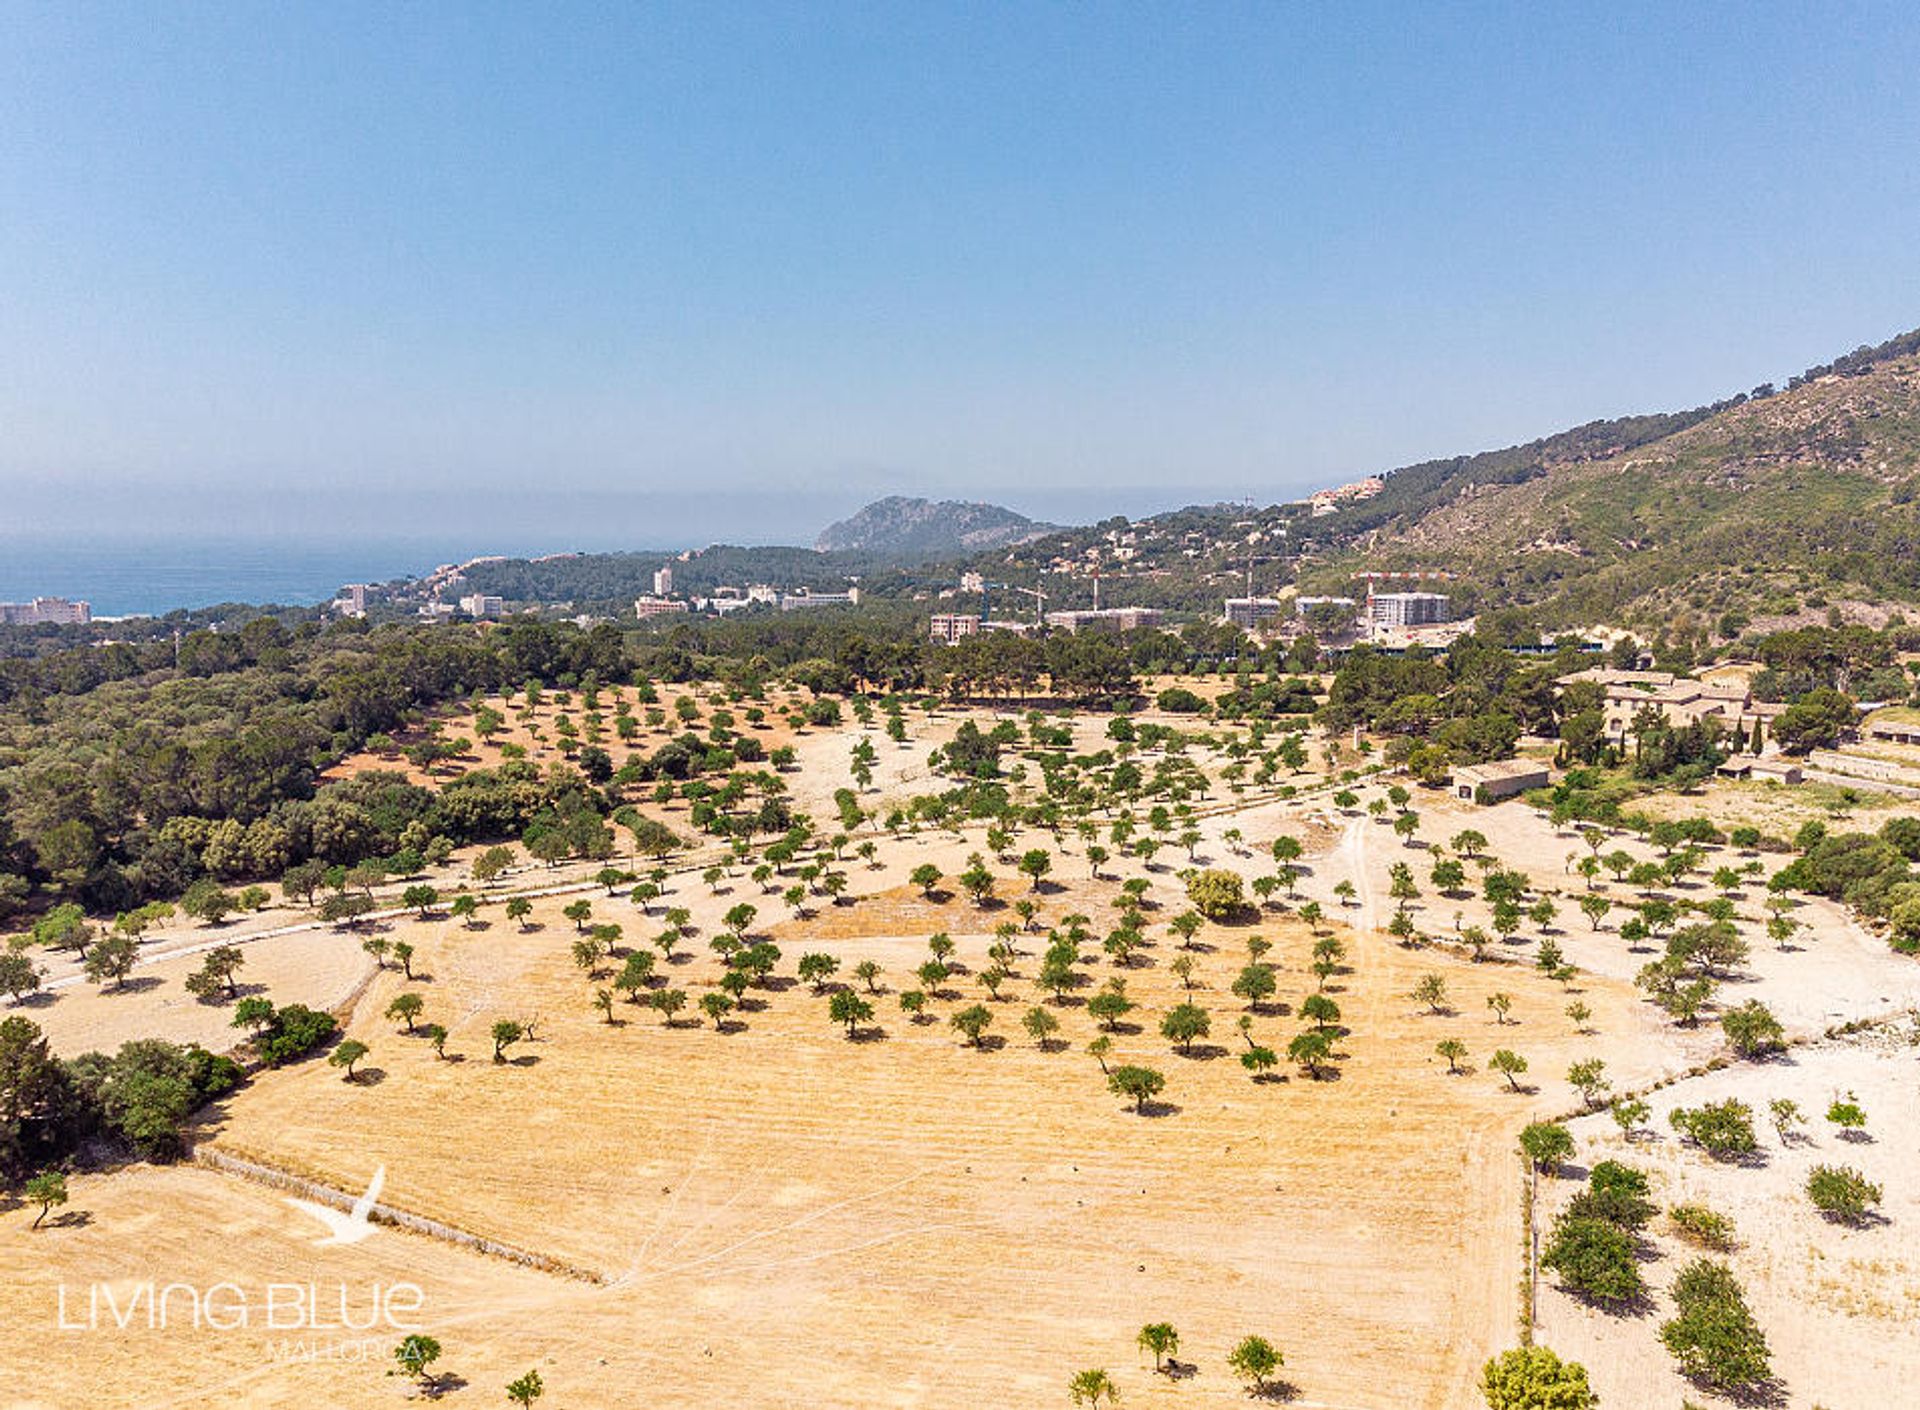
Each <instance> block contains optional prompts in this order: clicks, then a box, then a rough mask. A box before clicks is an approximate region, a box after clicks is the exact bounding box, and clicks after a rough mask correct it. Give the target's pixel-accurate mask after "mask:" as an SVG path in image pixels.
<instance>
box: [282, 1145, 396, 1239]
mask: <svg viewBox="0 0 1920 1410" xmlns="http://www.w3.org/2000/svg"><path fill="white" fill-rule="evenodd" d="M386 1179H387V1167H386V1166H384V1165H383V1166H381V1167H380V1168H379V1169H377V1170H375V1171H374V1172H373V1179H372V1180H370V1181H369V1182H368V1183H367V1192H366V1193H365V1194H363V1195H361V1196H360V1198H359V1199H357V1200H355V1201H354V1202H353V1209H352V1210H351V1211H350V1212H347V1211H342V1210H338V1209H335V1208H334V1207H333V1206H332V1205H328V1204H316V1203H314V1202H313V1201H312V1200H310V1199H293V1198H292V1197H290V1196H289V1197H287V1203H288V1204H290V1205H292V1206H293V1207H294V1208H295V1209H298V1210H301V1211H303V1212H304V1213H307V1214H311V1215H312V1216H313V1217H314V1218H315V1219H317V1220H319V1221H320V1222H321V1223H322V1224H324V1225H326V1226H327V1228H328V1229H330V1230H331V1231H332V1232H331V1233H329V1234H328V1235H327V1236H326V1237H325V1238H323V1239H315V1240H314V1241H313V1242H314V1246H315V1247H316V1248H331V1247H332V1246H333V1245H335V1244H357V1243H359V1242H360V1241H361V1240H362V1239H367V1238H371V1237H372V1236H373V1222H372V1220H371V1218H370V1216H371V1215H372V1213H373V1202H374V1201H375V1200H376V1199H378V1198H379V1197H380V1187H381V1186H382V1185H383V1184H385V1183H386Z"/></svg>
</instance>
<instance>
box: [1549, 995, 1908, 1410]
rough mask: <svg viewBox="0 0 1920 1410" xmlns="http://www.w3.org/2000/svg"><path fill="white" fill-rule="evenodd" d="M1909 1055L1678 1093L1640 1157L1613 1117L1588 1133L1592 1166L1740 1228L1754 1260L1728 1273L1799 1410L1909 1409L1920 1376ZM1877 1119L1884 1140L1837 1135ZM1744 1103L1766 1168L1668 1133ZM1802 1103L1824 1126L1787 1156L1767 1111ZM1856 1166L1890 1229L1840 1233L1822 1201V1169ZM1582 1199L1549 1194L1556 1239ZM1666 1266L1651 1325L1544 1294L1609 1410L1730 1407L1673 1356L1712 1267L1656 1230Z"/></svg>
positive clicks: (1865, 1054) (1797, 1058)
mask: <svg viewBox="0 0 1920 1410" xmlns="http://www.w3.org/2000/svg"><path fill="white" fill-rule="evenodd" d="M1907 1032H1908V1038H1907V1039H1906V1041H1903V1042H1899V1043H1898V1044H1897V1045H1896V1044H1895V1043H1893V1042H1889V1041H1888V1040H1885V1039H1882V1040H1880V1041H1878V1042H1874V1043H1869V1044H1861V1043H1852V1044H1848V1045H1840V1044H1823V1045H1821V1046H1818V1047H1814V1048H1804V1049H1801V1050H1799V1051H1797V1052H1795V1053H1794V1054H1793V1056H1792V1057H1791V1058H1790V1059H1784V1060H1780V1061H1776V1062H1770V1063H1765V1064H1762V1065H1760V1066H1758V1067H1753V1066H1741V1067H1736V1068H1732V1069H1728V1070H1726V1071H1722V1072H1717V1073H1712V1074H1709V1075H1707V1076H1705V1077H1701V1078H1698V1079H1694V1080H1690V1081H1686V1082H1681V1083H1677V1084H1675V1085H1674V1086H1672V1087H1669V1088H1667V1089H1665V1090H1663V1091H1661V1092H1658V1093H1656V1094H1654V1096H1653V1097H1652V1098H1651V1099H1650V1100H1651V1105H1652V1106H1653V1109H1654V1116H1653V1121H1652V1128H1653V1130H1652V1134H1651V1135H1650V1136H1648V1135H1642V1136H1641V1137H1640V1138H1639V1139H1636V1140H1635V1141H1633V1142H1632V1143H1631V1144H1630V1145H1629V1144H1628V1143H1627V1142H1625V1141H1623V1140H1622V1139H1621V1137H1620V1135H1619V1132H1618V1130H1617V1128H1616V1127H1615V1126H1614V1123H1613V1121H1612V1120H1611V1119H1610V1118H1608V1117H1606V1116H1599V1117H1589V1118H1584V1119H1582V1120H1580V1121H1578V1122H1575V1123H1574V1128H1573V1129H1574V1131H1575V1133H1576V1135H1577V1137H1578V1139H1579V1143H1580V1152H1579V1156H1578V1159H1579V1161H1580V1163H1581V1164H1582V1165H1583V1166H1588V1165H1591V1164H1592V1163H1593V1162H1594V1161H1596V1160H1605V1159H1613V1160H1620V1161H1624V1162H1627V1163H1629V1164H1632V1165H1635V1166H1638V1167H1640V1168H1641V1169H1644V1170H1646V1171H1647V1172H1648V1173H1649V1174H1650V1175H1651V1176H1652V1177H1653V1181H1654V1185H1655V1190H1654V1198H1655V1199H1656V1200H1657V1201H1658V1202H1659V1203H1660V1204H1661V1206H1662V1208H1663V1209H1664V1208H1665V1207H1667V1206H1670V1205H1673V1204H1676V1203H1681V1202H1699V1203H1704V1204H1707V1205H1709V1206H1710V1207H1712V1208H1713V1209H1715V1210H1717V1211H1719V1212H1720V1213H1722V1214H1725V1215H1727V1216H1729V1217H1731V1218H1732V1219H1733V1221H1734V1223H1735V1225H1736V1227H1737V1229H1738V1234H1739V1238H1740V1246H1739V1247H1738V1248H1737V1249H1736V1250H1735V1251H1734V1252H1733V1253H1731V1254H1729V1255H1713V1256H1715V1257H1725V1258H1726V1261H1727V1262H1728V1263H1730V1264H1731V1266H1732V1267H1733V1269H1734V1271H1735V1273H1736V1274H1737V1276H1738V1277H1739V1279H1740V1281H1741V1283H1742V1285H1743V1286H1744V1288H1745V1290H1746V1296H1747V1302H1748V1305H1749V1306H1750V1307H1752V1309H1753V1311H1754V1315H1755V1316H1756V1318H1757V1319H1758V1320H1759V1322H1760V1324H1761V1326H1762V1327H1763V1328H1764V1329H1765V1331H1766V1334H1767V1339H1768V1342H1769V1344H1770V1345H1771V1347H1772V1350H1773V1361H1774V1367H1775V1370H1776V1372H1777V1373H1779V1375H1780V1379H1781V1382H1782V1397H1781V1399H1780V1400H1779V1402H1778V1403H1779V1404H1780V1405H1783V1406H1787V1407H1792V1410H1808V1407H1813V1406H1827V1407H1831V1410H1842V1407H1853V1406H1862V1407H1870V1406H1891V1405H1894V1404H1899V1403H1904V1402H1903V1401H1902V1397H1901V1395H1900V1393H1899V1392H1898V1391H1896V1390H1895V1389H1894V1387H1896V1386H1899V1385H1901V1384H1904V1383H1905V1382H1906V1381H1908V1380H1910V1379H1911V1376H1912V1373H1913V1368H1914V1367H1915V1366H1916V1365H1920V1247H1916V1245H1915V1243H1914V1239H1913V1229H1914V1227H1915V1224H1916V1221H1920V1185H1917V1184H1916V1183H1915V1181H1914V1179H1913V1172H1914V1168H1915V1162H1914V1155H1915V1151H1916V1148H1917V1147H1920V1085H1916V1079H1920V1047H1915V1046H1912V1040H1913V1039H1914V1038H1916V1037H1920V1031H1914V1030H1907ZM1846 1091H1852V1092H1854V1093H1855V1094H1856V1095H1857V1096H1858V1098H1859V1100H1860V1102H1861V1104H1862V1105H1863V1106H1864V1107H1865V1108H1866V1111H1867V1114H1868V1118H1869V1127H1868V1130H1869V1132H1870V1133H1871V1136H1872V1139H1871V1140H1870V1141H1867V1142H1853V1141H1847V1140H1843V1139H1841V1138H1840V1137H1839V1135H1838V1134H1837V1128H1835V1127H1833V1126H1831V1125H1829V1124H1828V1123H1827V1122H1826V1121H1825V1120H1823V1119H1822V1113H1824V1112H1825V1110H1826V1108H1827V1106H1828V1104H1829V1103H1830V1102H1831V1101H1832V1100H1833V1099H1834V1097H1835V1096H1836V1095H1838V1094H1839V1093H1841V1092H1846ZM1729 1096H1737V1097H1739V1098H1740V1099H1742V1100H1743V1101H1746V1102H1747V1103H1748V1104H1749V1105H1751V1106H1753V1107H1754V1108H1755V1110H1756V1121H1755V1125H1756V1129H1758V1130H1759V1131H1760V1132H1761V1133H1762V1137H1761V1138H1762V1143H1763V1146H1764V1147H1765V1149H1764V1151H1763V1155H1762V1159H1761V1160H1759V1161H1756V1162H1751V1163H1747V1164H1721V1163H1717V1162H1715V1161H1713V1160H1710V1159H1708V1158H1707V1157H1706V1156H1705V1155H1704V1154H1703V1153H1702V1152H1700V1151H1699V1150H1697V1149H1695V1148H1692V1147H1688V1146H1683V1145H1682V1144H1681V1143H1680V1142H1679V1140H1678V1139H1677V1137H1676V1136H1675V1135H1674V1133H1673V1132H1672V1130H1671V1129H1670V1128H1669V1126H1668V1123H1667V1113H1668V1112H1669V1111H1671V1110H1672V1109H1673V1108H1674V1107H1676V1106H1697V1105H1698V1104H1700V1103H1701V1102H1702V1101H1712V1100H1720V1099H1722V1098H1725V1097H1729ZM1774 1097H1791V1098H1792V1099H1793V1100H1795V1101H1797V1102H1798V1103H1799V1104H1800V1107H1801V1110H1802V1111H1804V1112H1806V1113H1807V1115H1808V1118H1809V1119H1808V1124H1807V1126H1806V1127H1804V1128H1802V1129H1803V1131H1804V1132H1805V1134H1804V1135H1803V1136H1799V1137H1796V1138H1795V1139H1794V1140H1793V1142H1792V1144H1790V1145H1786V1146H1782V1145H1781V1144H1780V1142H1779V1140H1778V1139H1777V1137H1776V1136H1775V1134H1774V1133H1773V1131H1772V1130H1771V1129H1769V1127H1768V1123H1767V1119H1766V1103H1767V1102H1768V1101H1770V1100H1771V1099H1773V1098H1774ZM1821 1163H1826V1164H1835V1165H1850V1166H1852V1167H1854V1168H1855V1169H1857V1170H1860V1171H1862V1172H1864V1173H1865V1174H1866V1175H1867V1176H1868V1178H1870V1179H1872V1180H1874V1181H1876V1182H1878V1183H1879V1184H1880V1185H1881V1186H1882V1188H1883V1189H1884V1190H1885V1191H1886V1202H1885V1204H1884V1205H1883V1206H1882V1207H1881V1214H1882V1215H1883V1216H1884V1221H1885V1222H1881V1223H1876V1224H1873V1225H1871V1226H1868V1227H1864V1228H1859V1229H1851V1228H1847V1227H1844V1226H1841V1225H1835V1224H1830V1223H1828V1222H1827V1221H1826V1220H1824V1219H1823V1218H1822V1217H1821V1216H1820V1215H1819V1213H1818V1212H1817V1211H1816V1210H1815V1209H1814V1208H1813V1206H1812V1205H1811V1204H1810V1203H1809V1202H1808V1201H1807V1198H1806V1194H1805V1185H1806V1177H1807V1172H1808V1171H1809V1170H1810V1169H1811V1168H1812V1167H1813V1166H1814V1165H1816V1164H1821ZM1577 1188H1578V1182H1576V1181H1573V1180H1561V1181H1546V1182H1543V1184H1542V1189H1543V1191H1544V1192H1545V1193H1544V1198H1543V1208H1542V1219H1541V1224H1542V1229H1543V1231H1544V1229H1545V1227H1546V1225H1547V1223H1548V1222H1549V1216H1550V1214H1551V1212H1552V1211H1553V1210H1554V1209H1557V1208H1559V1207H1561V1206H1562V1205H1564V1203H1565V1201H1566V1199H1568V1198H1570V1197H1571V1195H1572V1194H1573V1193H1574V1192H1575V1190H1576V1189H1577ZM1649 1233H1650V1234H1651V1235H1652V1237H1651V1239H1650V1242H1651V1244H1652V1245H1653V1247H1654V1248H1655V1249H1656V1250H1657V1255H1658V1256H1657V1258H1656V1259H1655V1260H1654V1261H1652V1262H1651V1263H1649V1264H1648V1265H1647V1266H1646V1267H1645V1269H1644V1270H1643V1271H1644V1272H1645V1274H1646V1276H1647V1280H1648V1282H1649V1284H1650V1285H1651V1286H1652V1287H1653V1289H1654V1293H1653V1297H1652V1298H1651V1306H1650V1307H1649V1308H1648V1309H1646V1310H1645V1311H1644V1312H1642V1313H1640V1314H1639V1315H1625V1316H1616V1315H1612V1314H1609V1313H1606V1312H1602V1311H1599V1310H1597V1309H1595V1308H1594V1307H1592V1306H1589V1305H1588V1304H1586V1303H1584V1302H1582V1301H1580V1300H1578V1299H1576V1298H1574V1297H1572V1296H1570V1295H1568V1294H1567V1293H1565V1292H1563V1291H1561V1290H1560V1289H1559V1288H1558V1287H1556V1286H1555V1285H1554V1284H1553V1282H1552V1279H1551V1276H1550V1275H1549V1277H1548V1279H1546V1280H1545V1281H1543V1282H1542V1284H1541V1288H1540V1309H1539V1335H1540V1340H1541V1341H1542V1342H1544V1343H1545V1344H1548V1345H1551V1346H1552V1347H1553V1348H1554V1349H1555V1350H1557V1351H1559V1352H1560V1353H1561V1354H1562V1355H1563V1356H1572V1357H1573V1358H1574V1359H1576V1360H1578V1361H1580V1362H1581V1363H1583V1364H1584V1365H1585V1366H1586V1367H1587V1369H1588V1371H1589V1372H1590V1373H1591V1376H1592V1380H1593V1385H1594V1388H1595V1389H1596V1390H1597V1391H1598V1392H1599V1393H1600V1398H1601V1403H1602V1404H1603V1405H1632V1406H1678V1405H1679V1404H1680V1403H1681V1401H1682V1400H1683V1399H1692V1400H1694V1401H1696V1402H1699V1403H1702V1404H1725V1403H1726V1402H1725V1401H1723V1400H1720V1399H1718V1398H1717V1397H1714V1396H1712V1395H1710V1394H1709V1393H1708V1392H1706V1391H1705V1390H1703V1389H1701V1388H1700V1387H1697V1386H1693V1385H1690V1384H1689V1383H1688V1382H1687V1381H1685V1380H1684V1379H1683V1378H1682V1377H1680V1376H1679V1375H1678V1374H1677V1373H1676V1372H1675V1371H1674V1369H1673V1363H1672V1359H1671V1358H1670V1357H1669V1356H1668V1355H1667V1352H1666V1349H1665V1348H1664V1347H1663V1346H1662V1345H1661V1344H1660V1341H1659V1327H1660V1323H1661V1322H1663V1321H1664V1320H1666V1319H1667V1318H1668V1317H1670V1316H1671V1315H1672V1303H1671V1301H1670V1300H1669V1298H1668V1297H1667V1289H1668V1287H1669V1286H1670V1285H1671V1283H1672V1280H1673V1278H1674V1276H1675V1275H1676V1274H1677V1273H1678V1272H1679V1270H1680V1269H1681V1268H1683V1267H1685V1266H1686V1264H1687V1263H1688V1262H1690V1261H1691V1260H1692V1259H1693V1258H1694V1257H1696V1256H1697V1255H1698V1253H1699V1251H1698V1250H1696V1249H1694V1248H1693V1247H1692V1246H1691V1245H1689V1244H1687V1243H1686V1242H1684V1241H1683V1240H1681V1239H1679V1238H1677V1237H1676V1236H1674V1235H1673V1234H1672V1232H1671V1231H1670V1230H1669V1229H1668V1228H1667V1227H1666V1221H1665V1220H1664V1218H1662V1219H1656V1220H1655V1222H1654V1223H1653V1225H1651V1226H1649Z"/></svg>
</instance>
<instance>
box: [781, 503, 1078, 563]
mask: <svg viewBox="0 0 1920 1410" xmlns="http://www.w3.org/2000/svg"><path fill="white" fill-rule="evenodd" d="M1052 527H1053V526H1052V525H1050V524H1042V523H1040V522H1038V521H1037V520H1034V519H1029V518H1028V517H1027V516H1026V515H1024V514H1018V513H1015V512H1014V511H1013V510H1011V509H1004V508H1002V507H1001V506H1000V505H997V504H976V503H970V502H967V501H963V500H955V499H945V500H940V501H938V502H937V503H936V502H935V501H933V500H930V499H909V498H907V497H905V496H903V495H891V496H889V497H888V498H886V499H881V500H875V501H874V502H873V503H872V504H869V505H868V506H867V507H866V508H864V509H862V510H861V511H860V512H859V513H857V514H855V515H853V516H852V517H850V518H847V519H842V520H841V521H840V522H839V523H837V524H829V525H828V526H827V527H826V528H824V529H822V530H821V531H820V537H819V538H818V539H816V540H815V541H814V547H815V548H817V549H819V550H820V551H821V552H823V553H834V552H848V551H858V552H862V553H868V554H872V555H874V556H876V557H881V558H909V559H911V558H921V559H927V558H939V557H943V556H950V555H952V554H956V553H970V552H977V551H979V550H982V549H990V548H1003V547H1005V546H1007V545H1008V544H1015V543H1021V542H1023V541H1025V540H1027V539H1031V538H1038V537H1039V536H1040V535H1042V534H1045V533H1047V532H1049V531H1050V530H1051V528H1052Z"/></svg>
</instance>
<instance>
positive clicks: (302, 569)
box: [0, 537, 556, 617]
mask: <svg viewBox="0 0 1920 1410" xmlns="http://www.w3.org/2000/svg"><path fill="white" fill-rule="evenodd" d="M553 551H556V550H555V549H553V548H552V547H550V546H541V545H528V544H511V545H507V546H505V547H499V546H494V545H489V544H486V543H474V542H471V541H466V542H451V541H439V540H432V539H390V540H374V541H368V540H359V541H354V540H348V541H345V542H340V543H328V542H314V541H309V540H306V539H282V538H270V539H259V538H253V539H218V538H195V539H183V538H172V539H156V540H143V539H125V538H110V539H109V538H101V539H71V538H67V539H55V538H47V537H22V538H5V539H0V602H23V601H26V600H27V599H28V598H33V597H67V598H76V599H84V600H85V601H87V602H90V603H91V604H93V611H94V615H95V616H97V617H126V616H136V615H138V616H149V615H159V614H161V613H164V612H169V611H172V610H173V609H175V608H180V607H188V608H191V607H210V606H213V605H215V604H216V603H222V602H251V603H261V604H266V603H276V604H281V605H287V606H294V605H306V604H311V603H316V602H325V601H327V600H329V599H330V598H332V597H333V596H334V594H335V593H336V592H337V591H338V590H339V589H340V587H341V586H342V585H343V584H346V583H378V582H387V581H389V580H391V579H394V578H402V577H407V576H409V575H419V574H423V573H425V572H427V571H429V570H430V569H432V568H434V567H436V566H437V565H439V564H442V563H458V562H463V561H465V560H466V559H469V558H474V557H478V556H479V555H481V554H487V553H506V554H512V555H515V556H519V555H523V554H530V553H543V552H553Z"/></svg>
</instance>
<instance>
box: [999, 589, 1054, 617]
mask: <svg viewBox="0 0 1920 1410" xmlns="http://www.w3.org/2000/svg"><path fill="white" fill-rule="evenodd" d="M994 586H995V587H1001V588H1005V587H1008V586H1009V585H1008V584H1006V583H995V584H994ZM1010 590H1011V591H1013V592H1024V593H1025V594H1026V595H1027V596H1028V597H1031V598H1032V599H1033V624H1034V625H1035V626H1036V627H1037V626H1039V625H1040V621H1041V619H1042V618H1043V617H1044V616H1045V615H1046V610H1047V594H1046V592H1045V591H1044V590H1042V589H1040V588H1030V587H1015V588H1011V589H1010Z"/></svg>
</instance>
